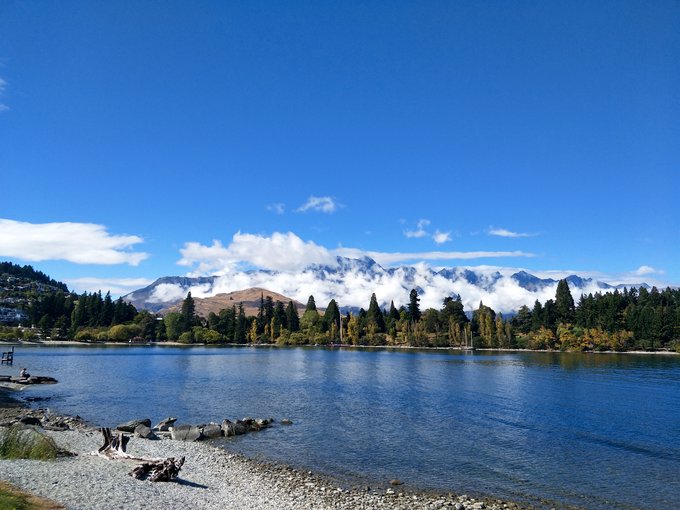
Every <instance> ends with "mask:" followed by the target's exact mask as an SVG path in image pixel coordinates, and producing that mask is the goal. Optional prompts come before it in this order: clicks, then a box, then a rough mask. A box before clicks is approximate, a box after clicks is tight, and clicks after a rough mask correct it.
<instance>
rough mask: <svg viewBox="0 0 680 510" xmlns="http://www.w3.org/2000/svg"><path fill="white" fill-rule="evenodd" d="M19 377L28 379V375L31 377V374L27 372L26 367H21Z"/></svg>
mask: <svg viewBox="0 0 680 510" xmlns="http://www.w3.org/2000/svg"><path fill="white" fill-rule="evenodd" d="M19 377H21V378H22V379H28V378H29V377H31V374H29V373H28V371H27V370H26V368H22V369H21V372H19Z"/></svg>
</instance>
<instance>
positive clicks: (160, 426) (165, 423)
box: [154, 417, 177, 432]
mask: <svg viewBox="0 0 680 510" xmlns="http://www.w3.org/2000/svg"><path fill="white" fill-rule="evenodd" d="M176 421H177V418H170V417H167V418H166V419H165V420H161V421H160V422H158V423H157V424H156V426H155V427H154V430H158V431H160V432H167V431H169V430H170V427H174V425H175V422H176Z"/></svg>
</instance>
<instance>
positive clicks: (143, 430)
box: [135, 424, 158, 439]
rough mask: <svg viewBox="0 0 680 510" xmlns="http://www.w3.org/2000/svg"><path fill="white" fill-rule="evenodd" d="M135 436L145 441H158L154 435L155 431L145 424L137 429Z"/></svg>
mask: <svg viewBox="0 0 680 510" xmlns="http://www.w3.org/2000/svg"><path fill="white" fill-rule="evenodd" d="M135 434H137V435H138V436H139V437H142V438H144V439H158V436H157V435H156V434H154V433H153V430H151V429H150V428H149V427H147V426H146V425H143V424H139V425H137V427H135Z"/></svg>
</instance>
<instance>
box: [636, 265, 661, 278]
mask: <svg viewBox="0 0 680 510" xmlns="http://www.w3.org/2000/svg"><path fill="white" fill-rule="evenodd" d="M633 274H634V275H636V276H645V275H648V274H664V271H663V270H662V269H655V268H653V267H651V266H644V265H643V266H640V267H638V268H637V269H636V270H635V271H633Z"/></svg>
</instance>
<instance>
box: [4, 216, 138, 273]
mask: <svg viewBox="0 0 680 510" xmlns="http://www.w3.org/2000/svg"><path fill="white" fill-rule="evenodd" d="M142 242H144V240H143V239H142V238H141V237H139V236H130V235H111V234H109V233H108V232H107V230H106V227H105V226H103V225H96V224H94V223H28V222H23V221H14V220H8V219H0V256H4V257H13V258H17V259H20V260H29V261H36V262H39V261H43V260H66V261H69V262H74V263H76V264H103V265H111V264H129V265H131V266H136V265H138V264H139V263H140V262H141V261H142V260H145V259H147V258H148V257H149V254H148V253H144V252H135V251H130V250H129V249H130V248H131V247H132V246H134V245H136V244H139V243H142Z"/></svg>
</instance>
